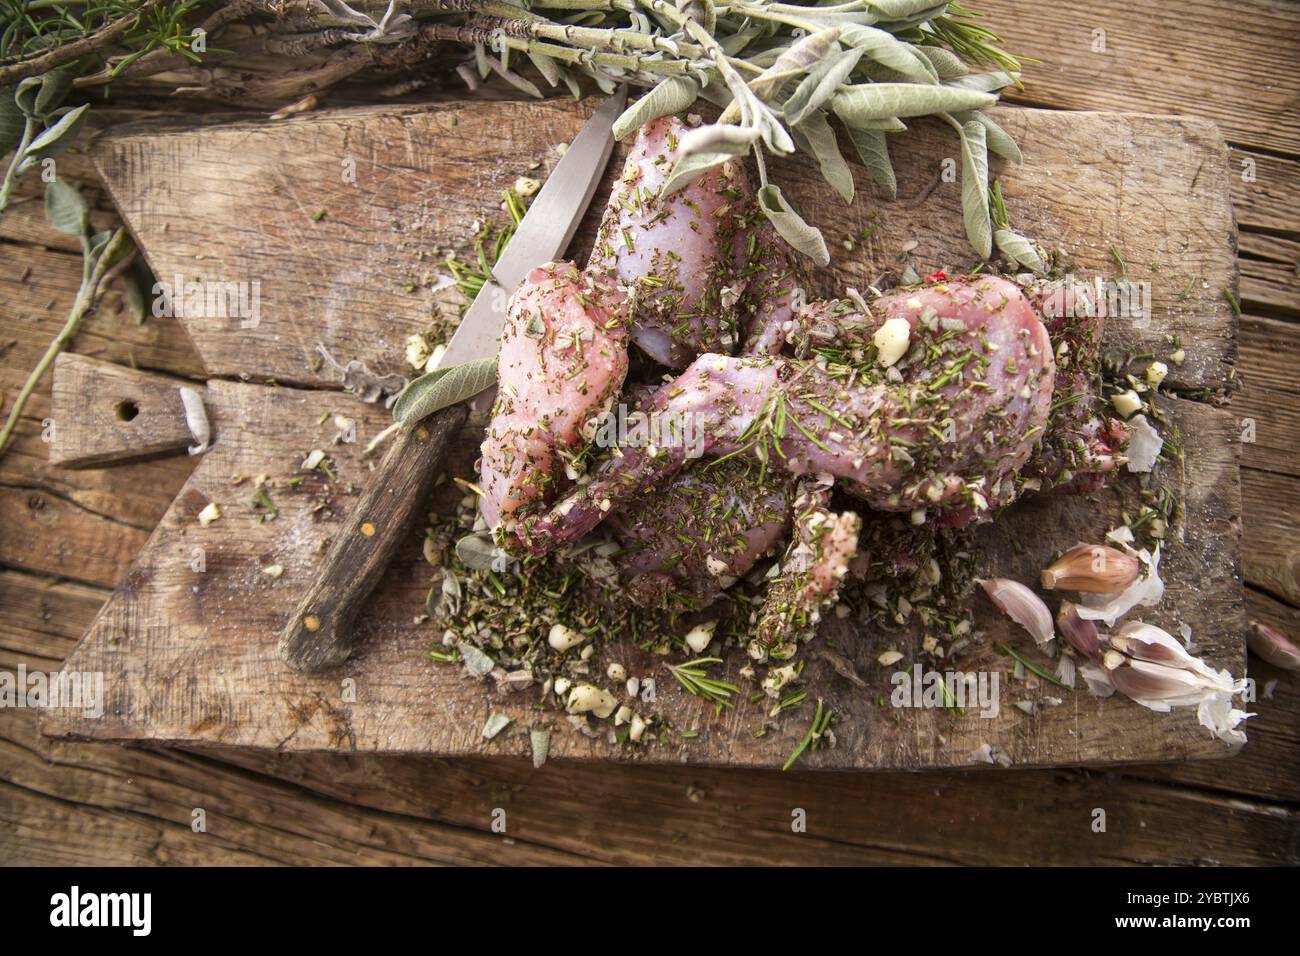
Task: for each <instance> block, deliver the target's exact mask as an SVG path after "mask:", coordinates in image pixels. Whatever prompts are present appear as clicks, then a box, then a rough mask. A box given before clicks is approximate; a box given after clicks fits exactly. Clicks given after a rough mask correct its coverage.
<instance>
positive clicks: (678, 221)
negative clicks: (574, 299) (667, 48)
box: [587, 116, 762, 368]
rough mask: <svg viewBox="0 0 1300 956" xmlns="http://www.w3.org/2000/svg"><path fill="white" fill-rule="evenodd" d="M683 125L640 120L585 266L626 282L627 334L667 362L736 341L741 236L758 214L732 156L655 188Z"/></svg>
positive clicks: (675, 363) (677, 363)
mask: <svg viewBox="0 0 1300 956" xmlns="http://www.w3.org/2000/svg"><path fill="white" fill-rule="evenodd" d="M688 131H689V127H687V126H686V125H685V124H683V123H682V121H681V120H679V119H677V118H676V117H671V116H669V117H664V118H662V119H658V120H655V121H654V122H652V123H647V124H646V125H645V126H643V127H641V130H640V131H639V132H638V133H637V137H636V142H635V143H634V144H633V145H632V149H631V152H630V153H629V154H628V157H627V162H626V163H625V165H624V167H623V175H622V177H621V178H620V179H619V181H618V182H617V183H616V184H615V186H614V189H613V192H612V193H611V195H610V197H609V204H608V205H607V206H606V207H605V214H604V217H603V219H602V220H601V224H600V231H599V232H598V234H597V236H596V242H595V246H594V248H593V249H592V253H591V261H590V263H589V264H588V266H587V269H588V271H589V272H593V273H596V274H600V275H604V276H607V277H609V278H610V279H612V280H613V281H615V282H617V283H618V284H619V285H621V286H625V287H630V289H631V291H632V301H633V303H634V304H633V306H632V316H631V321H632V338H633V341H635V342H636V344H637V345H639V346H640V347H641V348H642V349H643V350H644V351H645V352H646V353H647V354H648V355H650V357H651V358H653V359H654V360H655V361H656V362H659V363H660V364H662V365H669V366H672V367H674V368H682V367H684V366H685V365H687V364H688V363H689V362H690V361H691V360H692V359H693V358H695V356H697V355H699V354H700V353H702V352H721V353H731V352H734V351H735V350H736V345H737V343H738V340H739V323H740V317H739V316H740V313H739V308H738V303H739V301H740V296H741V294H742V293H743V291H744V281H745V280H744V278H743V275H742V273H743V272H745V271H746V269H745V263H746V257H747V254H748V252H749V245H750V243H749V239H748V238H747V237H748V235H749V233H750V232H751V231H754V230H757V228H758V227H757V222H758V221H759V220H761V218H762V217H761V213H759V212H758V209H757V207H756V206H755V205H754V201H753V191H752V190H751V189H750V186H749V182H748V180H747V178H746V175H745V169H744V166H743V165H741V163H739V162H737V161H728V162H726V163H723V164H722V165H721V166H717V167H715V168H713V169H711V170H709V171H708V172H706V173H704V174H703V175H702V176H700V177H699V178H698V179H696V180H695V181H694V182H693V183H691V184H690V185H689V186H687V187H686V188H684V189H682V190H679V191H678V192H676V193H673V194H672V195H671V196H663V195H661V193H662V190H663V186H664V183H665V182H666V180H667V178H668V176H669V175H670V174H671V173H672V171H673V167H674V166H675V165H676V163H677V158H678V146H679V145H680V143H681V138H682V137H683V136H684V135H686V133H687V132H688Z"/></svg>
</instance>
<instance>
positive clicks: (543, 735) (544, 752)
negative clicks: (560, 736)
mask: <svg viewBox="0 0 1300 956" xmlns="http://www.w3.org/2000/svg"><path fill="white" fill-rule="evenodd" d="M528 745H529V747H531V748H532V751H533V768H534V769H538V768H540V767H541V766H542V765H543V764H545V763H546V758H547V756H548V755H549V754H550V752H551V732H550V731H549V730H547V729H546V728H545V727H534V728H533V729H531V730H529V731H528Z"/></svg>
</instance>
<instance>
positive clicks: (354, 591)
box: [279, 404, 469, 673]
mask: <svg viewBox="0 0 1300 956" xmlns="http://www.w3.org/2000/svg"><path fill="white" fill-rule="evenodd" d="M468 411H469V410H468V408H467V407H466V406H465V405H464V404H461V405H453V406H451V407H450V408H444V409H443V410H442V411H440V412H436V413H434V414H433V415H430V416H429V417H428V418H426V419H424V420H422V421H420V422H417V423H416V424H415V425H413V426H410V427H407V428H401V429H398V431H397V433H396V434H395V435H394V437H393V439H392V443H391V444H390V445H389V446H388V451H387V452H386V453H385V454H384V457H383V460H382V461H381V462H380V464H379V467H378V468H377V469H375V471H374V473H373V474H372V475H371V476H370V481H369V483H368V484H367V485H366V489H365V491H364V493H363V494H362V495H361V500H360V501H358V502H357V504H356V507H354V508H353V509H352V511H351V512H350V513H349V514H348V517H347V521H346V522H344V525H343V527H342V529H340V531H339V533H338V534H337V535H336V536H335V538H334V540H333V541H331V542H330V546H329V550H328V551H327V552H326V554H325V561H324V564H322V565H321V567H320V570H319V571H317V573H316V577H315V579H314V580H313V581H312V583H311V586H310V587H308V588H307V593H306V594H304V595H303V597H302V600H301V601H300V602H299V603H298V607H297V608H296V609H295V610H294V612H293V616H292V617H291V618H290V619H289V623H288V625H287V626H286V627H285V629H284V630H283V631H282V632H281V633H280V643H279V651H280V656H281V657H282V658H284V660H285V661H287V662H288V663H289V665H290V666H291V667H293V668H294V669H295V670H299V671H303V672H305V673H315V672H317V671H322V670H326V669H327V668H330V667H334V666H335V665H338V664H342V663H343V662H344V661H346V660H347V659H348V657H349V656H350V655H351V654H352V647H353V642H354V634H353V624H354V623H355V621H356V617H357V612H358V611H360V610H361V606H362V605H363V604H364V603H365V600H366V598H367V597H369V596H370V592H371V591H373V590H374V588H375V585H376V584H378V583H379V579H380V578H381V577H382V576H383V574H384V569H385V568H387V567H388V562H389V561H390V560H391V559H392V557H393V552H394V551H395V550H397V545H398V543H399V542H400V541H401V540H402V536H403V535H404V534H405V533H406V532H407V531H408V530H409V529H410V519H411V516H412V515H413V514H415V511H416V509H417V508H419V507H420V506H421V505H422V504H423V503H424V499H425V496H426V495H427V494H428V491H429V486H430V485H431V484H432V482H433V479H434V476H435V475H437V474H438V473H439V472H440V471H441V470H442V465H443V461H444V460H445V455H446V451H447V449H448V448H449V447H450V445H451V443H452V442H453V441H455V439H456V435H457V434H458V433H459V432H460V428H461V426H462V425H463V424H464V423H465V416H466V415H467V414H468Z"/></svg>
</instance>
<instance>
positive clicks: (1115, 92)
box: [978, 0, 1300, 155]
mask: <svg viewBox="0 0 1300 956" xmlns="http://www.w3.org/2000/svg"><path fill="white" fill-rule="evenodd" d="M978 10H979V12H980V14H981V15H983V16H985V17H987V18H988V19H987V22H988V23H990V24H992V25H993V27H994V29H996V31H997V32H998V33H999V34H1000V35H1001V36H1002V37H1003V38H1004V39H1005V40H1006V46H1007V48H1008V49H1010V50H1012V51H1014V52H1015V53H1016V54H1018V55H1021V56H1026V57H1033V58H1034V59H1036V60H1038V62H1037V63H1026V64H1025V71H1024V76H1023V82H1024V84H1025V90H1024V92H1023V93H1020V92H1012V93H1011V94H1010V95H1011V97H1012V98H1013V99H1017V100H1021V101H1024V102H1029V103H1033V104H1050V105H1051V106H1053V107H1054V108H1056V109H1064V110H1077V109H1085V110H1086V109H1094V110H1095V109H1111V110H1133V111H1145V112H1151V113H1167V112H1194V113H1196V114H1197V115H1200V116H1205V117H1207V118H1209V119H1211V120H1213V121H1214V122H1215V123H1217V124H1218V125H1219V126H1220V127H1221V128H1222V129H1223V131H1224V135H1225V136H1226V137H1227V138H1228V139H1229V140H1231V141H1232V142H1234V143H1248V144H1251V145H1253V146H1257V147H1264V148H1266V149H1269V150H1272V151H1274V152H1283V153H1290V154H1292V155H1295V154H1300V115H1298V114H1297V113H1296V105H1297V94H1298V93H1300V86H1298V85H1297V83H1296V79H1295V71H1294V69H1293V67H1294V64H1295V63H1296V61H1297V60H1300V8H1297V7H1296V5H1295V4H1294V3H1291V2H1288V0H1239V2H1236V3H1232V4H1222V3H1216V2H1214V0H1180V2H1179V3H1178V4H1176V5H1162V6H1160V7H1159V8H1158V9H1152V8H1150V7H1147V6H1145V5H1142V4H1134V3H1131V2H1129V0H1090V2H1089V3H1087V4H1074V3H1071V4H1060V5H1057V4H1025V3H1020V2H1017V0H982V2H981V3H980V5H979V7H978ZM1098 31H1101V33H1100V34H1099V33H1098Z"/></svg>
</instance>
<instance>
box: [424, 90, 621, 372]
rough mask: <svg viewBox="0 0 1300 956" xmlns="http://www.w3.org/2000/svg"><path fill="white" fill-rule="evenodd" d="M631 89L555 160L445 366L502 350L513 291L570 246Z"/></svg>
mask: <svg viewBox="0 0 1300 956" xmlns="http://www.w3.org/2000/svg"><path fill="white" fill-rule="evenodd" d="M625 99H626V92H625V91H624V88H623V87H620V88H619V89H618V91H617V92H616V93H614V95H613V96H611V97H610V98H609V99H607V100H606V101H605V102H604V103H603V104H602V105H601V107H600V108H599V109H598V110H596V112H595V113H594V114H592V117H591V119H589V120H587V125H586V126H584V127H583V128H582V131H581V132H579V133H578V135H577V136H576V137H574V140H573V142H572V143H570V144H569V149H568V151H567V152H565V154H564V155H563V156H562V157H561V158H560V161H559V162H558V163H556V164H555V169H554V170H553V171H552V172H551V175H550V176H548V177H547V179H546V182H545V184H544V185H543V186H542V188H541V190H540V191H539V192H538V193H537V197H536V198H535V199H534V200H533V204H532V205H531V206H529V207H528V212H527V213H525V214H524V218H523V221H522V222H520V223H519V227H518V228H517V229H516V230H515V234H514V236H512V237H511V239H510V242H509V243H508V244H507V245H506V247H505V249H504V250H503V251H502V253H501V257H500V258H499V259H497V261H496V264H495V265H494V266H493V267H492V278H491V279H489V280H488V281H487V282H484V283H483V288H482V289H481V290H480V291H479V293H478V295H476V296H475V297H474V302H473V303H472V304H471V305H470V307H469V308H468V309H467V310H466V311H465V317H464V318H463V319H461V322H460V326H459V327H458V328H457V329H456V332H455V334H453V335H452V337H451V341H450V342H448V343H447V350H446V352H444V353H443V356H442V358H441V359H440V360H439V362H438V367H439V368H444V367H446V366H449V365H459V364H460V363H461V362H468V361H471V360H472V359H478V358H489V357H491V356H493V355H496V354H497V347H498V339H500V337H501V328H502V326H503V325H504V324H505V320H506V304H507V303H508V302H509V299H510V292H511V291H513V290H514V288H515V286H517V285H519V283H520V282H521V281H522V280H523V278H524V276H526V275H527V274H528V270H530V269H534V268H536V267H537V266H540V265H544V264H545V263H547V262H550V261H551V260H553V259H555V258H556V257H557V256H558V255H560V254H561V253H562V252H564V250H565V248H566V247H567V246H568V245H569V242H570V240H572V239H573V234H574V233H575V232H577V230H578V224H579V223H580V222H581V221H582V216H583V213H585V212H586V210H587V206H588V205H590V204H591V197H592V196H593V195H595V193H596V187H597V186H598V185H599V184H600V177H601V174H602V173H603V172H604V171H605V167H606V166H607V165H608V164H609V155H610V153H611V152H612V151H613V149H614V134H613V132H612V130H613V126H614V120H616V119H618V116H619V114H620V113H622V112H623V102H624V100H625Z"/></svg>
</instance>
